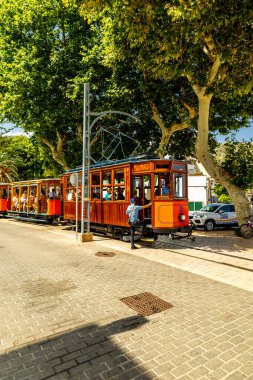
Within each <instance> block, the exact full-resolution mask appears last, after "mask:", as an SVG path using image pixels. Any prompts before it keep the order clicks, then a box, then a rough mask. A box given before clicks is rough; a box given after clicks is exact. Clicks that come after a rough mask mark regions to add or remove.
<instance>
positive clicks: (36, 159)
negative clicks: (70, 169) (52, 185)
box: [0, 135, 61, 181]
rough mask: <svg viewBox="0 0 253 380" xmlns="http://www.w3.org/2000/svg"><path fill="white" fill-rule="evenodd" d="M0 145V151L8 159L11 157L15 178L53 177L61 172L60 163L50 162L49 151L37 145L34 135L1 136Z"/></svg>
mask: <svg viewBox="0 0 253 380" xmlns="http://www.w3.org/2000/svg"><path fill="white" fill-rule="evenodd" d="M0 146H1V149H0V153H1V154H2V155H3V156H4V157H7V158H8V161H9V160H10V157H11V163H12V164H13V166H14V168H15V175H14V177H15V178H14V179H15V180H20V181H22V180H27V179H36V178H47V177H55V176H57V175H58V174H59V173H60V172H61V167H60V165H59V166H58V167H57V166H56V165H55V163H54V162H52V159H51V155H50V152H49V151H48V150H47V148H46V147H45V148H42V147H41V146H39V144H38V142H37V141H36V139H35V138H34V136H32V137H28V136H25V135H20V136H2V137H0ZM14 179H13V180H14Z"/></svg>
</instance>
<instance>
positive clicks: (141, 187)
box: [132, 174, 151, 220]
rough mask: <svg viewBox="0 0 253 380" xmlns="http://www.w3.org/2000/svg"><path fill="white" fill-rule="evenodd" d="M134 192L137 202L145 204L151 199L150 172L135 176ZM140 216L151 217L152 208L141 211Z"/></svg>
mask: <svg viewBox="0 0 253 380" xmlns="http://www.w3.org/2000/svg"><path fill="white" fill-rule="evenodd" d="M132 194H133V197H134V199H135V204H136V205H139V206H144V205H146V204H148V203H150V201H151V176H150V174H143V175H138V176H137V175H136V176H133V182H132ZM139 218H140V220H143V219H144V218H151V208H147V209H144V210H142V211H139Z"/></svg>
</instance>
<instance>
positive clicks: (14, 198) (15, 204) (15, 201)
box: [12, 194, 19, 211]
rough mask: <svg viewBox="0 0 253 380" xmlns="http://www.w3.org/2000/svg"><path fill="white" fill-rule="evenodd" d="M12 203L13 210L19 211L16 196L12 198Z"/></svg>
mask: <svg viewBox="0 0 253 380" xmlns="http://www.w3.org/2000/svg"><path fill="white" fill-rule="evenodd" d="M12 203H13V206H14V210H15V211H18V210H19V204H18V194H15V195H14V197H13V198H12Z"/></svg>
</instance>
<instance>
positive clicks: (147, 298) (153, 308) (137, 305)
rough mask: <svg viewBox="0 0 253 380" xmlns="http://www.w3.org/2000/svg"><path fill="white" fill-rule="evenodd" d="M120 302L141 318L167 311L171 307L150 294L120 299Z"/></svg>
mask: <svg viewBox="0 0 253 380" xmlns="http://www.w3.org/2000/svg"><path fill="white" fill-rule="evenodd" d="M120 301H122V302H124V303H125V304H126V305H127V306H129V307H130V308H131V309H133V310H135V311H137V313H138V314H139V315H142V316H143V317H145V316H148V315H152V314H155V313H160V311H163V310H167V309H170V308H172V307H173V305H172V304H171V303H169V302H166V301H164V300H162V299H161V298H159V297H156V296H154V295H153V294H152V293H148V292H145V293H140V294H136V295H135V296H131V297H126V298H121V299H120Z"/></svg>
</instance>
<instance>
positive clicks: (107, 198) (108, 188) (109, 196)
mask: <svg viewBox="0 0 253 380" xmlns="http://www.w3.org/2000/svg"><path fill="white" fill-rule="evenodd" d="M105 200H106V201H111V200H112V189H111V188H110V187H107V193H106V194H105Z"/></svg>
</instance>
